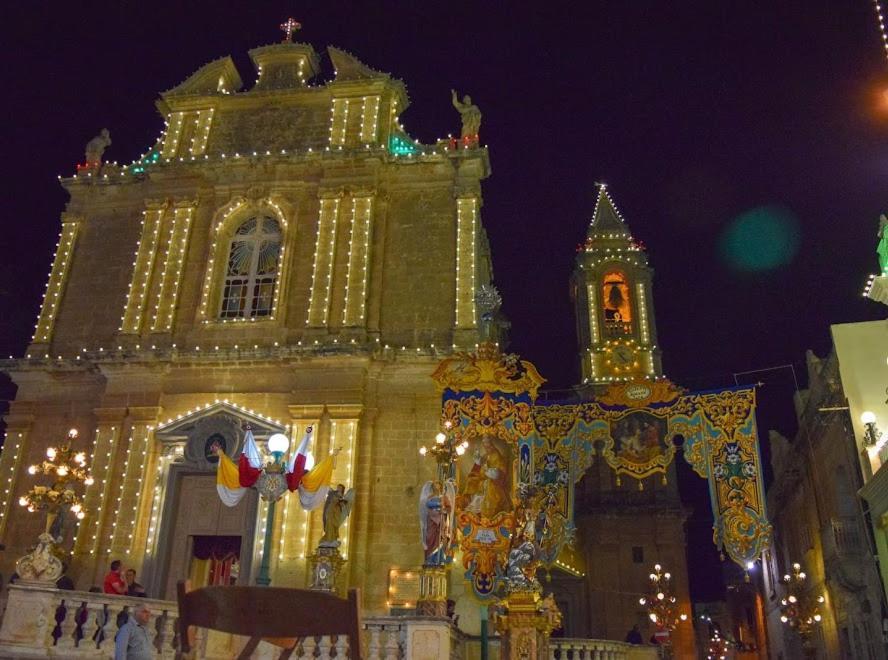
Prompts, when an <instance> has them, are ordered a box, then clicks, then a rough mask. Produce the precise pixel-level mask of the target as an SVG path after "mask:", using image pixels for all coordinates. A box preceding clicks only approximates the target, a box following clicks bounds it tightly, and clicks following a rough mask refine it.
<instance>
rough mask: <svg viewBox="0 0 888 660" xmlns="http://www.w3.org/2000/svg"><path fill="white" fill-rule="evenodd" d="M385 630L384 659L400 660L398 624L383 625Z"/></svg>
mask: <svg viewBox="0 0 888 660" xmlns="http://www.w3.org/2000/svg"><path fill="white" fill-rule="evenodd" d="M384 629H385V632H386V640H385V660H400V658H401V645H400V639H399V637H400V636H401V635H400V626H397V625H395V626H384Z"/></svg>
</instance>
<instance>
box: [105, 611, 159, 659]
mask: <svg viewBox="0 0 888 660" xmlns="http://www.w3.org/2000/svg"><path fill="white" fill-rule="evenodd" d="M150 620H151V610H149V609H148V606H147V605H136V608H135V610H134V611H133V616H131V617H130V618H129V621H127V622H126V624H125V625H124V626H123V627H122V628H121V629H120V630H119V631H118V632H117V639H116V641H115V643H114V660H153V658H154V657H155V656H156V654H157V649H155V648H154V646H153V645H152V644H151V637H150V636H149V635H148V628H147V625H148V622H149V621H150Z"/></svg>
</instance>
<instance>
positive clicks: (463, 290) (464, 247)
mask: <svg viewBox="0 0 888 660" xmlns="http://www.w3.org/2000/svg"><path fill="white" fill-rule="evenodd" d="M477 214H478V200H477V199H476V198H474V197H463V198H460V199H459V200H457V203H456V327H458V328H459V327H473V326H474V325H475V324H476V323H477V318H476V310H475V269H476V263H475V242H476V240H477V235H476V222H477Z"/></svg>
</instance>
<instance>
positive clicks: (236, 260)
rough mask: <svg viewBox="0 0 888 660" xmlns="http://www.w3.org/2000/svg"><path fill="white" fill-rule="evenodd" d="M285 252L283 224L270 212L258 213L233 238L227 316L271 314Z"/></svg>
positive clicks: (223, 307)
mask: <svg viewBox="0 0 888 660" xmlns="http://www.w3.org/2000/svg"><path fill="white" fill-rule="evenodd" d="M280 255H281V226H280V223H279V222H278V221H277V220H276V219H274V218H272V217H270V216H254V217H252V218H250V219H249V220H247V221H246V222H244V223H242V224H241V225H240V226H239V227H238V228H237V229H236V230H235V232H234V236H233V237H232V238H231V246H230V249H229V251H228V264H227V266H226V270H225V283H224V288H223V290H222V305H221V309H220V312H219V317H220V318H223V319H237V318H256V317H265V316H270V315H271V313H272V311H273V307H274V294H275V288H276V286H277V284H278V282H277V279H278V268H279V264H280Z"/></svg>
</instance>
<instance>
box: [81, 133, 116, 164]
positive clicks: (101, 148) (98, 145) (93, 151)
mask: <svg viewBox="0 0 888 660" xmlns="http://www.w3.org/2000/svg"><path fill="white" fill-rule="evenodd" d="M109 146H111V133H110V132H109V131H108V129H107V128H103V129H102V131H101V132H100V133H99V134H98V135H97V136H95V137H94V138H93V139H92V140H90V141H89V142H87V143H86V163H87V165H101V164H102V156H103V155H104V154H105V149H107V148H108V147H109Z"/></svg>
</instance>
